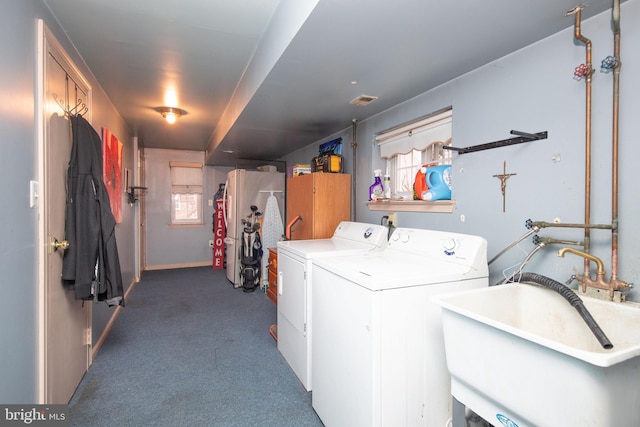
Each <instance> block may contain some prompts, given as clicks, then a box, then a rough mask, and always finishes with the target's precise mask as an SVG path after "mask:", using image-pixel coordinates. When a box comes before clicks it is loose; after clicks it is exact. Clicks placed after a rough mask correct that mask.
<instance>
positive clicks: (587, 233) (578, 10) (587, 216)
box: [567, 5, 593, 276]
mask: <svg viewBox="0 0 640 427" xmlns="http://www.w3.org/2000/svg"><path fill="white" fill-rule="evenodd" d="M583 8H584V6H582V5H581V6H577V7H575V8H574V9H571V10H570V11H568V12H567V15H575V30H574V36H575V38H576V40H579V41H581V42H582V43H584V45H585V49H586V60H587V63H586V66H587V71H586V72H585V76H586V111H585V117H586V119H585V177H584V187H585V188H584V223H585V224H589V223H590V222H591V76H592V75H593V67H592V59H591V40H589V39H588V38H586V37H584V36H583V35H582V32H581V29H580V25H581V16H582V9H583ZM590 249H591V230H590V228H588V227H585V229H584V250H585V252H586V253H589V251H590ZM584 275H585V276H589V259H588V258H587V257H585V260H584Z"/></svg>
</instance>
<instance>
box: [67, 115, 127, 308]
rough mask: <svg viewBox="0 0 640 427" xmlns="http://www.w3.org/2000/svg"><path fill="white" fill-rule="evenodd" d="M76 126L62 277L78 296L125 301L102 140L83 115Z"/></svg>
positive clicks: (112, 302) (111, 302) (75, 121)
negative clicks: (103, 168)
mask: <svg viewBox="0 0 640 427" xmlns="http://www.w3.org/2000/svg"><path fill="white" fill-rule="evenodd" d="M71 129H72V133H73V145H72V147H71V159H70V160H69V166H68V169H67V204H66V218H65V240H67V241H68V242H69V248H68V249H66V250H65V253H64V258H63V263H62V279H63V281H65V283H66V284H68V285H70V286H72V287H73V289H74V290H75V296H76V299H82V300H90V299H93V300H94V301H106V303H107V304H108V305H110V306H114V305H123V306H124V293H123V286H122V274H121V271H120V259H119V258H118V246H117V243H116V236H115V226H116V221H115V218H114V216H113V214H112V212H111V205H110V203H109V194H108V193H107V189H106V188H105V186H104V181H103V179H102V141H101V139H100V136H99V135H98V134H97V133H96V131H95V130H94V129H93V127H92V126H91V124H90V123H89V122H88V121H86V120H85V119H84V118H82V117H81V116H72V117H71ZM96 267H97V269H96ZM96 271H97V274H96Z"/></svg>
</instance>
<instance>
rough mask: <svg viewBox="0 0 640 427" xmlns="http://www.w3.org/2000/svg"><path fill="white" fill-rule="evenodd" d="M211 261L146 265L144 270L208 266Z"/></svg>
mask: <svg viewBox="0 0 640 427" xmlns="http://www.w3.org/2000/svg"><path fill="white" fill-rule="evenodd" d="M211 265H212V264H211V261H202V262H188V263H185V264H164V265H147V266H145V267H144V269H145V270H146V271H151V270H171V269H174V268H189V267H210V266H211Z"/></svg>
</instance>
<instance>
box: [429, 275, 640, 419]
mask: <svg viewBox="0 0 640 427" xmlns="http://www.w3.org/2000/svg"><path fill="white" fill-rule="evenodd" d="M435 299H436V302H437V303H438V304H440V305H441V306H442V308H443V310H442V323H443V329H444V341H445V351H446V358H447V366H448V368H449V372H450V373H451V393H452V394H453V396H455V397H456V399H458V400H459V401H460V402H462V403H463V404H464V405H466V406H467V407H468V408H470V409H471V410H473V411H474V412H476V413H477V414H478V415H480V416H482V417H483V418H484V419H485V420H487V421H489V422H490V423H491V424H493V425H498V426H499V425H505V426H509V427H516V426H517V427H525V426H564V427H567V426H579V427H582V426H603V427H604V426H632V425H640V357H638V356H640V305H639V304H637V303H632V302H624V303H614V302H608V301H602V300H598V299H594V298H589V297H581V299H582V300H583V301H584V304H585V306H586V308H587V309H588V310H589V312H590V313H591V315H592V316H593V318H594V319H595V321H596V322H597V323H598V324H599V325H600V327H601V328H602V330H603V331H604V333H605V334H606V335H607V337H608V338H609V340H610V341H611V343H612V344H613V348H612V349H609V350H605V349H604V348H603V347H602V346H601V345H600V343H599V342H598V340H597V339H596V338H595V336H594V335H593V333H592V332H591V330H590V329H589V327H588V326H587V325H586V324H585V322H584V321H583V319H582V318H581V317H580V315H579V314H578V312H577V311H576V309H575V308H574V307H572V306H571V305H570V304H569V303H568V302H567V301H566V300H565V299H564V298H563V297H562V296H560V295H559V294H557V293H556V292H554V291H552V290H549V289H547V288H543V287H539V286H536V285H531V284H525V283H521V284H506V285H500V286H493V287H488V288H483V289H476V290H471V291H464V292H459V293H455V294H448V295H443V296H440V297H436V298H435Z"/></svg>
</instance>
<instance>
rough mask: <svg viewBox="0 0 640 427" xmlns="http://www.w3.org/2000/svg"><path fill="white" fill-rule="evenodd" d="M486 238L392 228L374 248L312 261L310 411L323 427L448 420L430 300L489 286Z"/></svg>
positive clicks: (436, 311)
mask: <svg viewBox="0 0 640 427" xmlns="http://www.w3.org/2000/svg"><path fill="white" fill-rule="evenodd" d="M486 251H487V244H486V241H485V240H484V239H483V238H481V237H477V236H468V235H463V234H455V233H449V232H441V231H432V230H420V229H409V228H398V229H396V230H395V232H394V233H393V234H392V236H391V238H390V240H389V242H388V244H387V246H386V247H385V249H384V250H382V251H377V252H369V253H367V254H359V255H349V256H339V257H336V256H332V257H322V258H317V259H314V260H313V270H314V272H313V285H312V322H313V325H314V328H313V345H312V359H313V365H312V375H311V379H312V381H313V395H312V405H313V408H314V410H315V411H316V412H317V414H318V416H319V417H320V419H321V420H322V422H323V423H324V425H326V426H327V427H339V426H354V425H360V426H438V427H439V426H444V425H447V422H448V421H449V419H450V418H451V410H450V408H451V393H450V377H449V373H448V371H447V366H446V358H445V352H444V337H443V332H442V321H441V311H440V310H441V309H440V306H439V305H438V304H436V303H435V302H432V301H431V297H432V296H434V295H438V294H442V293H449V292H454V291H458V290H465V289H472V288H479V287H483V286H488V266H487V255H486Z"/></svg>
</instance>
